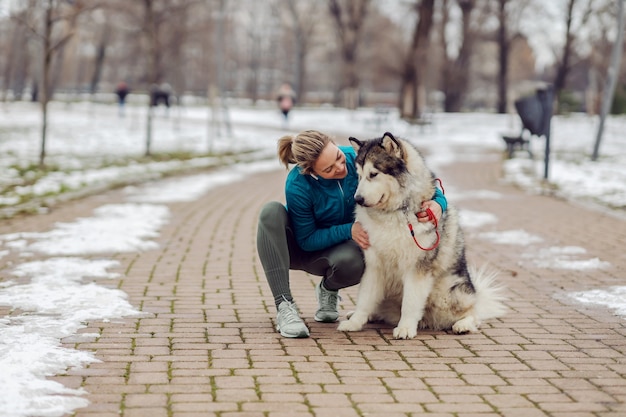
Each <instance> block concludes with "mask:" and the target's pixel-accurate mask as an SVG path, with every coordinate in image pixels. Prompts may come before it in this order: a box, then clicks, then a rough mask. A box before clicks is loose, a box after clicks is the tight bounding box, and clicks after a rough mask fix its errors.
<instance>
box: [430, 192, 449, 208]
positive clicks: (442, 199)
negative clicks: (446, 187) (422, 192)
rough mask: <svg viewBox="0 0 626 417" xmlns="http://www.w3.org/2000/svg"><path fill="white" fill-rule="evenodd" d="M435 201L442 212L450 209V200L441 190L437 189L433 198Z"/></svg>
mask: <svg viewBox="0 0 626 417" xmlns="http://www.w3.org/2000/svg"><path fill="white" fill-rule="evenodd" d="M433 200H434V201H435V202H436V203H437V204H439V205H440V206H441V211H442V212H444V211H446V209H447V208H448V199H447V198H446V196H445V195H443V193H442V192H441V190H440V189H439V188H435V195H434V196H433Z"/></svg>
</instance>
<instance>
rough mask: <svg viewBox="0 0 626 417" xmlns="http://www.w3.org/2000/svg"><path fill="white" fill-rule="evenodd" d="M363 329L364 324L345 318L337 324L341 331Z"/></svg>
mask: <svg viewBox="0 0 626 417" xmlns="http://www.w3.org/2000/svg"><path fill="white" fill-rule="evenodd" d="M362 329H363V326H362V325H360V324H358V323H356V322H355V321H353V320H343V321H341V322H340V323H339V326H337V330H339V331H340V332H358V331H361V330H362Z"/></svg>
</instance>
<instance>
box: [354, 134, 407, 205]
mask: <svg viewBox="0 0 626 417" xmlns="http://www.w3.org/2000/svg"><path fill="white" fill-rule="evenodd" d="M349 140H350V143H351V144H352V146H353V147H354V149H355V150H356V152H357V158H356V167H357V172H358V174H359V185H358V187H357V190H356V193H355V195H354V200H355V201H356V203H357V204H358V205H360V206H363V207H370V208H375V209H378V210H397V209H398V208H399V207H398V205H399V204H401V203H402V198H399V197H400V196H401V195H402V188H403V183H404V178H405V176H406V175H408V171H407V166H406V162H405V160H404V157H405V152H404V149H403V147H402V144H401V143H400V142H399V141H397V140H396V139H395V138H394V137H393V135H392V134H391V133H385V134H384V135H383V137H381V138H378V139H372V140H368V141H364V142H362V141H360V140H358V139H356V138H352V137H351V138H350V139H349Z"/></svg>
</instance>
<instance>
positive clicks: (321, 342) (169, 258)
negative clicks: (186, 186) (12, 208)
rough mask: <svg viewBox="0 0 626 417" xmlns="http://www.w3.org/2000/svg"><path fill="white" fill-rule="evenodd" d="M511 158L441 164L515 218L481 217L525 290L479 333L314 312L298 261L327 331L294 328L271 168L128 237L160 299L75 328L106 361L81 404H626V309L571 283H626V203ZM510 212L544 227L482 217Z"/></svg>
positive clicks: (307, 411) (338, 416) (138, 413)
mask: <svg viewBox="0 0 626 417" xmlns="http://www.w3.org/2000/svg"><path fill="white" fill-rule="evenodd" d="M497 158H498V156H497V155H496V156H495V158H494V160H493V161H492V162H485V161H482V162H480V163H457V164H455V165H454V166H449V167H446V168H444V169H442V170H441V172H439V173H438V174H439V175H440V176H441V177H442V179H443V180H444V185H445V186H446V188H447V191H448V197H449V199H450V201H451V202H453V203H455V204H456V205H457V206H458V207H459V208H460V209H461V210H462V211H465V212H466V213H468V214H469V216H468V218H469V219H470V220H469V221H470V222H471V221H472V220H471V219H472V218H475V219H478V218H479V215H478V214H480V213H491V214H493V215H494V216H495V217H496V218H497V219H498V221H497V223H494V224H491V225H487V226H483V227H481V228H473V227H470V228H467V229H466V238H467V239H466V240H467V243H468V257H469V260H470V261H471V262H472V263H476V264H482V263H484V262H488V263H490V264H491V265H492V266H494V267H496V268H498V269H499V270H501V271H502V274H501V280H502V282H504V283H505V284H506V286H507V287H508V290H509V294H510V301H509V302H508V303H507V304H508V306H509V307H510V311H509V313H508V314H507V315H506V316H505V317H503V318H502V319H499V320H492V321H489V322H487V323H484V325H483V328H482V329H481V332H480V333H477V334H470V335H452V334H446V333H443V332H420V333H419V334H418V336H417V337H416V338H415V339H414V340H400V341H398V340H393V338H392V337H391V333H392V329H391V328H390V327H387V326H382V325H368V327H367V328H366V330H364V331H363V332H359V333H350V334H344V333H340V332H337V331H336V324H321V323H316V322H315V321H314V320H313V319H312V317H313V314H314V312H315V309H316V301H315V295H314V285H315V283H316V282H317V278H316V277H311V276H307V275H305V274H304V273H294V274H293V279H292V286H293V290H294V294H295V297H296V301H297V302H298V304H299V306H300V309H301V310H302V312H303V316H304V318H305V319H306V321H307V323H308V324H309V325H310V327H311V337H310V338H308V339H295V340H294V339H285V338H281V337H280V335H279V334H278V333H276V332H275V331H274V330H273V326H274V319H275V309H274V306H273V304H272V298H271V295H270V292H269V289H268V287H267V285H266V283H265V280H264V277H263V273H262V269H261V266H260V264H259V261H258V259H257V255H256V248H255V233H256V219H257V214H258V212H259V209H260V207H261V205H262V204H263V203H264V202H266V201H269V200H273V199H277V200H281V199H282V198H283V197H282V196H283V191H282V190H283V180H284V176H285V173H284V172H283V171H275V172H270V173H260V174H255V175H251V176H250V177H249V178H248V179H247V180H245V181H242V182H237V183H233V184H229V185H225V186H220V187H219V188H215V189H213V190H212V191H210V192H209V193H208V194H207V195H206V196H204V197H202V198H201V199H199V200H198V201H195V202H192V203H176V204H169V206H170V209H171V211H172V217H171V219H170V222H169V223H168V224H167V226H165V227H164V228H163V230H162V231H161V235H160V237H159V238H158V242H159V244H160V249H158V250H152V251H146V252H142V253H133V254H117V255H115V254H112V255H111V256H113V257H114V258H115V259H117V260H119V261H120V263H121V266H120V268H119V272H121V273H122V277H121V278H120V279H119V280H118V281H117V282H116V284H114V285H117V286H118V287H119V288H120V289H122V290H123V291H125V292H126V293H128V294H129V297H130V302H131V303H132V304H133V305H134V306H136V307H137V308H140V309H141V310H143V311H145V312H148V313H150V315H149V316H147V317H143V318H139V319H132V318H129V319H125V320H116V321H113V322H103V323H100V322H97V323H90V324H89V327H88V328H86V329H84V331H85V332H88V333H98V334H100V337H99V338H98V339H97V340H94V341H91V342H81V343H76V341H75V340H66V341H64V342H65V343H67V345H68V346H72V347H76V348H78V349H84V350H89V351H92V352H94V353H95V356H96V357H97V358H98V359H100V360H101V361H102V362H100V363H94V364H91V365H90V366H88V367H87V368H85V369H82V370H72V371H70V372H68V374H67V375H62V376H58V377H56V378H55V379H56V380H58V381H61V382H62V383H63V384H65V385H66V386H68V387H72V388H78V387H83V388H84V389H85V390H86V391H87V392H88V394H87V395H86V398H88V400H89V401H90V405H89V406H88V407H86V408H83V409H80V410H78V411H77V412H76V414H75V416H77V417H113V416H122V417H210V416H220V417H260V416H267V417H298V416H317V417H326V416H328V417H331V416H332V417H361V416H384V417H399V416H403V417H406V416H418V415H423V414H427V415H429V416H433V417H434V416H436V417H453V416H455V417H471V416H509V417H517V416H519V417H536V416H562V417H592V416H593V417H598V416H602V417H608V416H615V417H617V416H626V337H625V336H626V326H625V324H626V322H625V319H624V318H622V317H619V316H616V315H614V314H613V312H612V311H611V310H609V309H607V308H605V307H602V306H594V305H584V304H580V303H578V302H575V301H574V300H572V299H571V298H569V297H567V293H569V292H572V291H584V290H591V289H606V288H607V287H610V286H615V285H626V251H624V247H625V245H626V221H625V220H620V219H618V218H616V217H612V216H609V215H606V214H602V213H600V212H598V211H592V210H589V209H587V208H584V207H582V206H580V205H576V204H571V203H568V202H565V201H562V200H559V199H556V198H553V197H548V196H540V195H528V194H526V193H524V192H522V191H520V190H517V189H516V188H514V187H511V186H509V185H506V184H503V183H501V181H500V161H499V160H498V159H497ZM486 191H489V192H490V193H487V192H486ZM455 194H456V197H455ZM460 197H463V198H460ZM496 197H497V198H496ZM121 199H122V193H121V192H119V191H118V192H109V193H107V194H105V195H101V196H94V197H89V198H86V199H84V200H81V201H78V202H72V203H67V204H65V205H64V206H63V207H61V208H59V209H57V210H54V211H53V212H52V213H51V214H49V215H40V216H32V217H27V218H20V219H14V220H11V221H6V222H4V223H3V224H2V225H1V226H0V232H2V233H8V232H11V231H17V230H20V231H25V230H42V231H45V230H49V229H50V228H51V227H52V224H53V222H55V221H71V220H72V219H73V218H75V217H77V216H89V215H90V214H91V210H92V209H93V208H95V207H97V206H98V205H102V204H105V203H110V202H112V201H116V200H121ZM473 216H474V217H473ZM511 230H524V231H526V232H527V233H528V234H531V235H534V236H538V237H541V238H542V240H541V241H539V242H536V243H533V244H531V245H527V246H522V245H513V244H503V243H495V242H494V240H493V239H484V238H483V237H481V235H480V233H483V232H486V231H491V232H504V231H511ZM571 246H575V247H582V248H585V249H586V250H587V253H585V254H580V255H575V258H574V260H584V259H593V258H596V257H597V258H599V259H600V260H601V261H604V262H608V263H610V267H608V268H605V269H597V268H595V269H583V268H577V269H559V268H555V267H553V266H550V265H554V264H555V262H556V260H558V259H560V258H563V259H564V260H572V258H565V255H564V254H562V253H558V252H553V253H552V254H550V255H548V257H547V258H546V256H547V255H546V253H548V252H546V251H547V250H548V249H549V248H554V247H559V248H563V247H571ZM570 256H574V255H570ZM542 260H547V261H548V262H547V265H542V264H541V261H542ZM102 285H111V282H110V281H107V282H102ZM355 296H356V289H355V288H351V289H348V290H345V291H342V297H343V301H342V302H341V308H342V310H343V311H342V315H343V313H345V312H346V311H348V310H350V309H351V308H352V307H353V306H354V301H355ZM0 312H1V311H0ZM3 313H6V311H5V312H3Z"/></svg>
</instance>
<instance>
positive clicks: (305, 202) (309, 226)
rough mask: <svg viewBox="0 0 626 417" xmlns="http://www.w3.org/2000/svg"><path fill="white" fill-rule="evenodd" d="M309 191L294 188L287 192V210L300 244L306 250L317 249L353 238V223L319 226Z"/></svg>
mask: <svg viewBox="0 0 626 417" xmlns="http://www.w3.org/2000/svg"><path fill="white" fill-rule="evenodd" d="M298 191H300V192H298ZM308 191H309V190H298V189H292V190H290V191H289V192H286V193H285V197H286V200H287V210H288V212H289V217H290V219H291V223H292V227H293V231H294V234H295V236H296V241H297V242H298V245H299V246H300V247H301V248H302V249H303V250H305V251H316V250H322V249H326V248H328V247H330V246H333V245H336V244H338V243H341V242H344V241H346V240H349V239H351V238H352V223H345V224H340V225H336V226H330V227H328V228H319V227H318V226H317V223H316V221H315V213H314V210H313V200H312V199H311V197H310V194H309V192H308Z"/></svg>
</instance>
